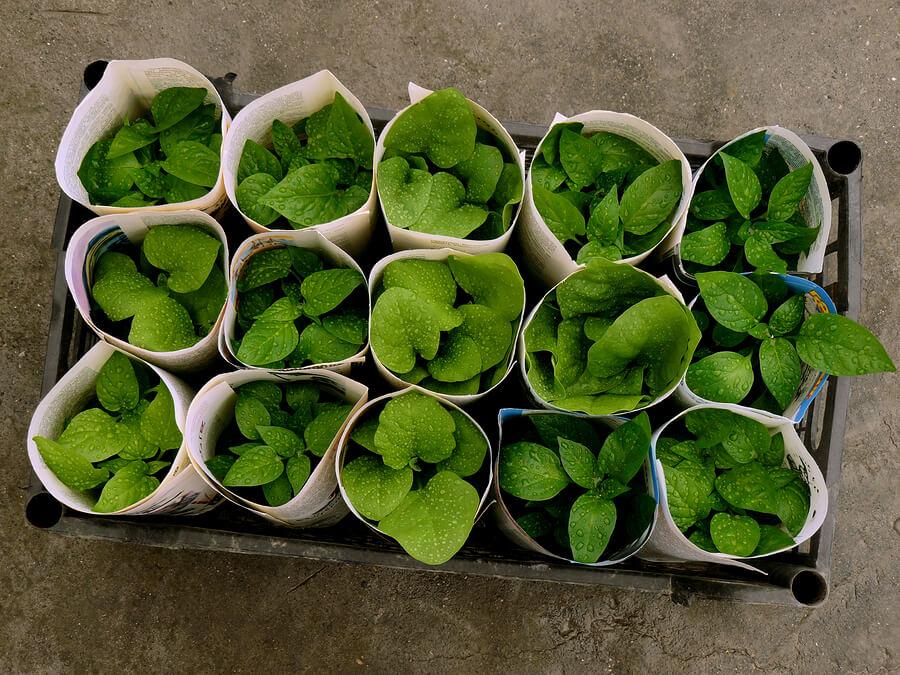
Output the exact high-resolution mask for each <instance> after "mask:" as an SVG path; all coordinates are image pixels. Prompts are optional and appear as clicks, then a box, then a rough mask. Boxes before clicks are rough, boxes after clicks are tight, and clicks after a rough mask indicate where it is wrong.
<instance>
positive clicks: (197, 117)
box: [159, 103, 221, 155]
mask: <svg viewBox="0 0 900 675" xmlns="http://www.w3.org/2000/svg"><path fill="white" fill-rule="evenodd" d="M218 121H219V113H218V111H217V110H216V106H215V104H214V103H208V104H206V105H201V106H200V107H199V108H196V109H195V110H193V111H192V112H190V113H189V114H188V115H186V116H185V117H183V118H182V119H181V120H180V121H178V122H176V123H175V124H173V125H172V126H170V127H169V128H167V129H164V130H163V132H162V133H161V134H160V135H159V145H160V147H161V148H162V151H163V152H164V153H166V154H167V155H168V154H169V153H170V152H171V151H172V148H174V147H175V146H176V145H178V143H180V142H181V141H198V142H200V143H203V144H204V145H206V146H207V147H209V149H210V150H212V151H213V152H215V153H216V154H219V148H216V147H213V146H212V145H210V142H211V140H212V137H213V135H216V136H219V137H220V138H219V141H220V142H221V134H214V133H213V132H214V131H215V130H216V123H217V122H218Z"/></svg>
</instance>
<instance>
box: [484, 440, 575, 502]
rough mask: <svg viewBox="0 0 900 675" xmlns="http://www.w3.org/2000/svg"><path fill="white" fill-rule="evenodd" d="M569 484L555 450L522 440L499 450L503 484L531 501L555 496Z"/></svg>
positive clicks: (505, 488)
mask: <svg viewBox="0 0 900 675" xmlns="http://www.w3.org/2000/svg"><path fill="white" fill-rule="evenodd" d="M568 484H569V476H568V475H567V474H566V472H565V470H564V469H563V466H562V463H561V462H560V459H559V457H557V456H556V453H555V452H553V451H552V450H550V449H549V448H545V447H544V446H542V445H538V444H537V443H530V442H528V441H520V442H518V443H511V444H509V445H507V446H505V447H503V448H502V449H501V451H500V487H501V488H503V490H505V491H506V492H508V493H509V494H511V495H513V496H514V497H518V498H519V499H528V500H531V501H545V500H547V499H553V498H554V497H555V496H556V495H558V494H559V493H560V492H561V491H562V490H563V488H565V487H566V486H567V485H568Z"/></svg>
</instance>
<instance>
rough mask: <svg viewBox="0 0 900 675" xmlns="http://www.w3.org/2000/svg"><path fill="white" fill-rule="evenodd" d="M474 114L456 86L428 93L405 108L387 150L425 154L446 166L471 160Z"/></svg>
mask: <svg viewBox="0 0 900 675" xmlns="http://www.w3.org/2000/svg"><path fill="white" fill-rule="evenodd" d="M476 131H477V127H476V125H475V116H474V115H473V114H472V111H471V109H470V108H469V102H468V101H467V100H466V98H465V97H464V96H463V95H462V94H461V93H460V92H459V91H457V90H456V89H442V90H440V91H436V92H434V93H431V94H429V95H428V96H426V97H425V98H423V99H422V100H421V101H419V102H418V103H415V104H413V105H412V106H410V107H409V108H408V109H407V110H405V111H404V112H403V113H402V114H401V115H400V116H399V117H397V119H396V120H395V121H394V123H393V125H392V126H391V129H390V131H388V134H387V136H386V137H385V140H384V147H385V150H392V151H398V152H404V153H410V154H421V155H426V156H427V157H428V159H429V160H430V161H431V162H432V164H435V165H436V166H438V167H440V168H442V169H446V168H449V167H451V166H454V165H455V164H458V163H459V162H461V161H463V160H465V159H469V157H471V156H472V153H473V152H474V150H475V134H476Z"/></svg>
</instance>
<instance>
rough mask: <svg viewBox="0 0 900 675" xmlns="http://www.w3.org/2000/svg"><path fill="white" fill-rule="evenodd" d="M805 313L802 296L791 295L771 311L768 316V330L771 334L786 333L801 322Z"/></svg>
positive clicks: (804, 303)
mask: <svg viewBox="0 0 900 675" xmlns="http://www.w3.org/2000/svg"><path fill="white" fill-rule="evenodd" d="M805 313H806V301H805V300H804V296H803V295H792V296H791V297H789V298H788V299H787V300H785V301H784V302H783V303H781V304H780V305H779V306H778V307H776V308H775V310H774V311H773V312H772V315H771V316H770V317H769V330H770V331H771V332H772V334H773V335H787V334H788V333H791V332H793V331H794V330H795V329H796V328H797V327H798V326H799V325H800V324H801V323H802V322H803V315H804V314H805Z"/></svg>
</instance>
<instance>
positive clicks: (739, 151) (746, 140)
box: [725, 130, 766, 166]
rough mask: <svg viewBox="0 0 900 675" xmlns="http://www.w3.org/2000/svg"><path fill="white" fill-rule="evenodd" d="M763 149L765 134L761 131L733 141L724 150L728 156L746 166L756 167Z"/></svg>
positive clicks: (764, 146)
mask: <svg viewBox="0 0 900 675" xmlns="http://www.w3.org/2000/svg"><path fill="white" fill-rule="evenodd" d="M765 148H766V132H765V130H763V131H757V132H756V133H753V134H750V135H749V136H744V137H743V138H740V139H738V140H736V141H733V142H731V143H729V144H728V146H727V147H726V148H725V149H726V150H727V151H728V154H729V155H731V156H732V157H736V158H737V159H739V160H741V161H742V162H744V163H745V164H746V165H747V166H756V165H757V164H759V160H760V158H761V157H762V153H763V150H765Z"/></svg>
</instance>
